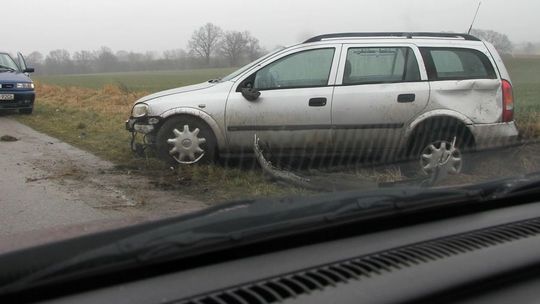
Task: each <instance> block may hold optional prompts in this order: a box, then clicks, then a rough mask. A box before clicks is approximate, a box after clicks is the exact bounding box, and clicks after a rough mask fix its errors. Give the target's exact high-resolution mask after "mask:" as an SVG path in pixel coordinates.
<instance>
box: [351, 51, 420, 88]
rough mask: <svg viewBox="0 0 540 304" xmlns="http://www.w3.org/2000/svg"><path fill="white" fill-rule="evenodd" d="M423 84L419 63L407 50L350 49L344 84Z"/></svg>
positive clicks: (411, 52)
mask: <svg viewBox="0 0 540 304" xmlns="http://www.w3.org/2000/svg"><path fill="white" fill-rule="evenodd" d="M407 81H420V70H419V68H418V61H417V60H416V56H415V55H414V52H413V50H412V49H410V48H408V47H385V48H379V47H376V48H373V47H370V48H349V49H348V51H347V59H346V62H345V70H344V73H343V84H344V85H355V84H369V83H389V82H390V83H391V82H407Z"/></svg>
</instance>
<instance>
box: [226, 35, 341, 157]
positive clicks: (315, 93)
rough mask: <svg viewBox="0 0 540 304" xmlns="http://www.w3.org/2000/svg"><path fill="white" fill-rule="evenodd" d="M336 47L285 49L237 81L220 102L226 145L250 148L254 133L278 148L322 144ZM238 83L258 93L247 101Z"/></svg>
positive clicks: (326, 132) (327, 142)
mask: <svg viewBox="0 0 540 304" xmlns="http://www.w3.org/2000/svg"><path fill="white" fill-rule="evenodd" d="M338 47H339V46H336V45H329V46H324V47H318V48H305V47H304V48H301V49H296V50H291V51H289V52H287V53H285V54H282V55H281V56H279V58H277V59H275V60H272V62H269V63H263V65H262V66H261V68H260V69H258V70H257V71H256V72H253V73H251V74H250V75H247V76H246V77H243V78H242V79H241V80H239V81H238V85H236V84H235V87H234V88H233V90H232V91H231V93H230V95H229V98H228V100H227V106H226V114H225V115H226V128H227V137H228V141H229V146H230V148H231V149H232V150H247V151H251V150H252V149H253V139H254V135H257V136H258V137H259V138H260V140H261V141H262V142H264V143H266V144H268V146H269V147H270V148H271V149H272V150H278V151H279V152H285V153H287V152H292V151H293V150H294V151H295V153H296V152H300V153H303V152H306V151H310V153H311V152H313V149H316V150H319V151H323V150H325V149H327V148H328V147H329V145H330V143H331V135H332V133H331V130H330V126H331V106H332V93H333V86H331V85H332V84H333V80H334V79H335V75H336V70H337V61H338V59H337V57H338V56H339V51H338ZM332 76H333V77H332ZM243 87H247V88H254V89H256V90H257V91H259V92H260V93H261V95H260V96H259V98H258V99H257V100H255V101H248V100H247V99H246V98H244V96H243V95H242V93H241V89H242V88H243Z"/></svg>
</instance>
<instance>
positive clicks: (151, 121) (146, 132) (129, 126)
mask: <svg viewBox="0 0 540 304" xmlns="http://www.w3.org/2000/svg"><path fill="white" fill-rule="evenodd" d="M160 123H161V118H160V117H155V116H145V117H130V118H129V119H128V120H126V123H125V126H126V130H127V131H129V132H131V150H132V151H133V152H134V153H135V154H137V155H138V156H144V154H145V151H146V150H147V149H148V148H154V146H155V141H154V138H155V136H154V133H155V131H156V130H157V128H158V126H159V124H160ZM139 134H140V135H142V141H140V140H139V142H138V141H137V138H138V136H137V135H139Z"/></svg>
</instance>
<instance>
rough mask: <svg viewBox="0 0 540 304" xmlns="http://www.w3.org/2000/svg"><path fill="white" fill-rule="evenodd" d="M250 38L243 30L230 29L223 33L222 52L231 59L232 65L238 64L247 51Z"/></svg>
mask: <svg viewBox="0 0 540 304" xmlns="http://www.w3.org/2000/svg"><path fill="white" fill-rule="evenodd" d="M247 45H248V40H247V39H246V35H244V33H242V32H237V31H228V32H226V33H225V35H223V40H222V42H221V48H220V52H221V53H222V54H223V56H225V57H226V58H227V59H228V60H229V64H230V65H231V66H237V65H238V63H239V61H240V58H241V57H242V55H243V54H244V53H245V51H246V47H247Z"/></svg>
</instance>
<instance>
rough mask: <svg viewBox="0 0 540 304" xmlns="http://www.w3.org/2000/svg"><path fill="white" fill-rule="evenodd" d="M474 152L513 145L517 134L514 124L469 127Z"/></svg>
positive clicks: (516, 139)
mask: <svg viewBox="0 0 540 304" xmlns="http://www.w3.org/2000/svg"><path fill="white" fill-rule="evenodd" d="M468 127H469V130H470V131H471V133H472V135H473V136H474V140H475V144H476V150H485V149H492V148H500V147H505V146H509V145H512V144H515V143H516V142H517V141H518V136H519V132H518V130H517V127H516V124H515V122H509V123H494V124H476V125H469V126H468Z"/></svg>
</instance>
